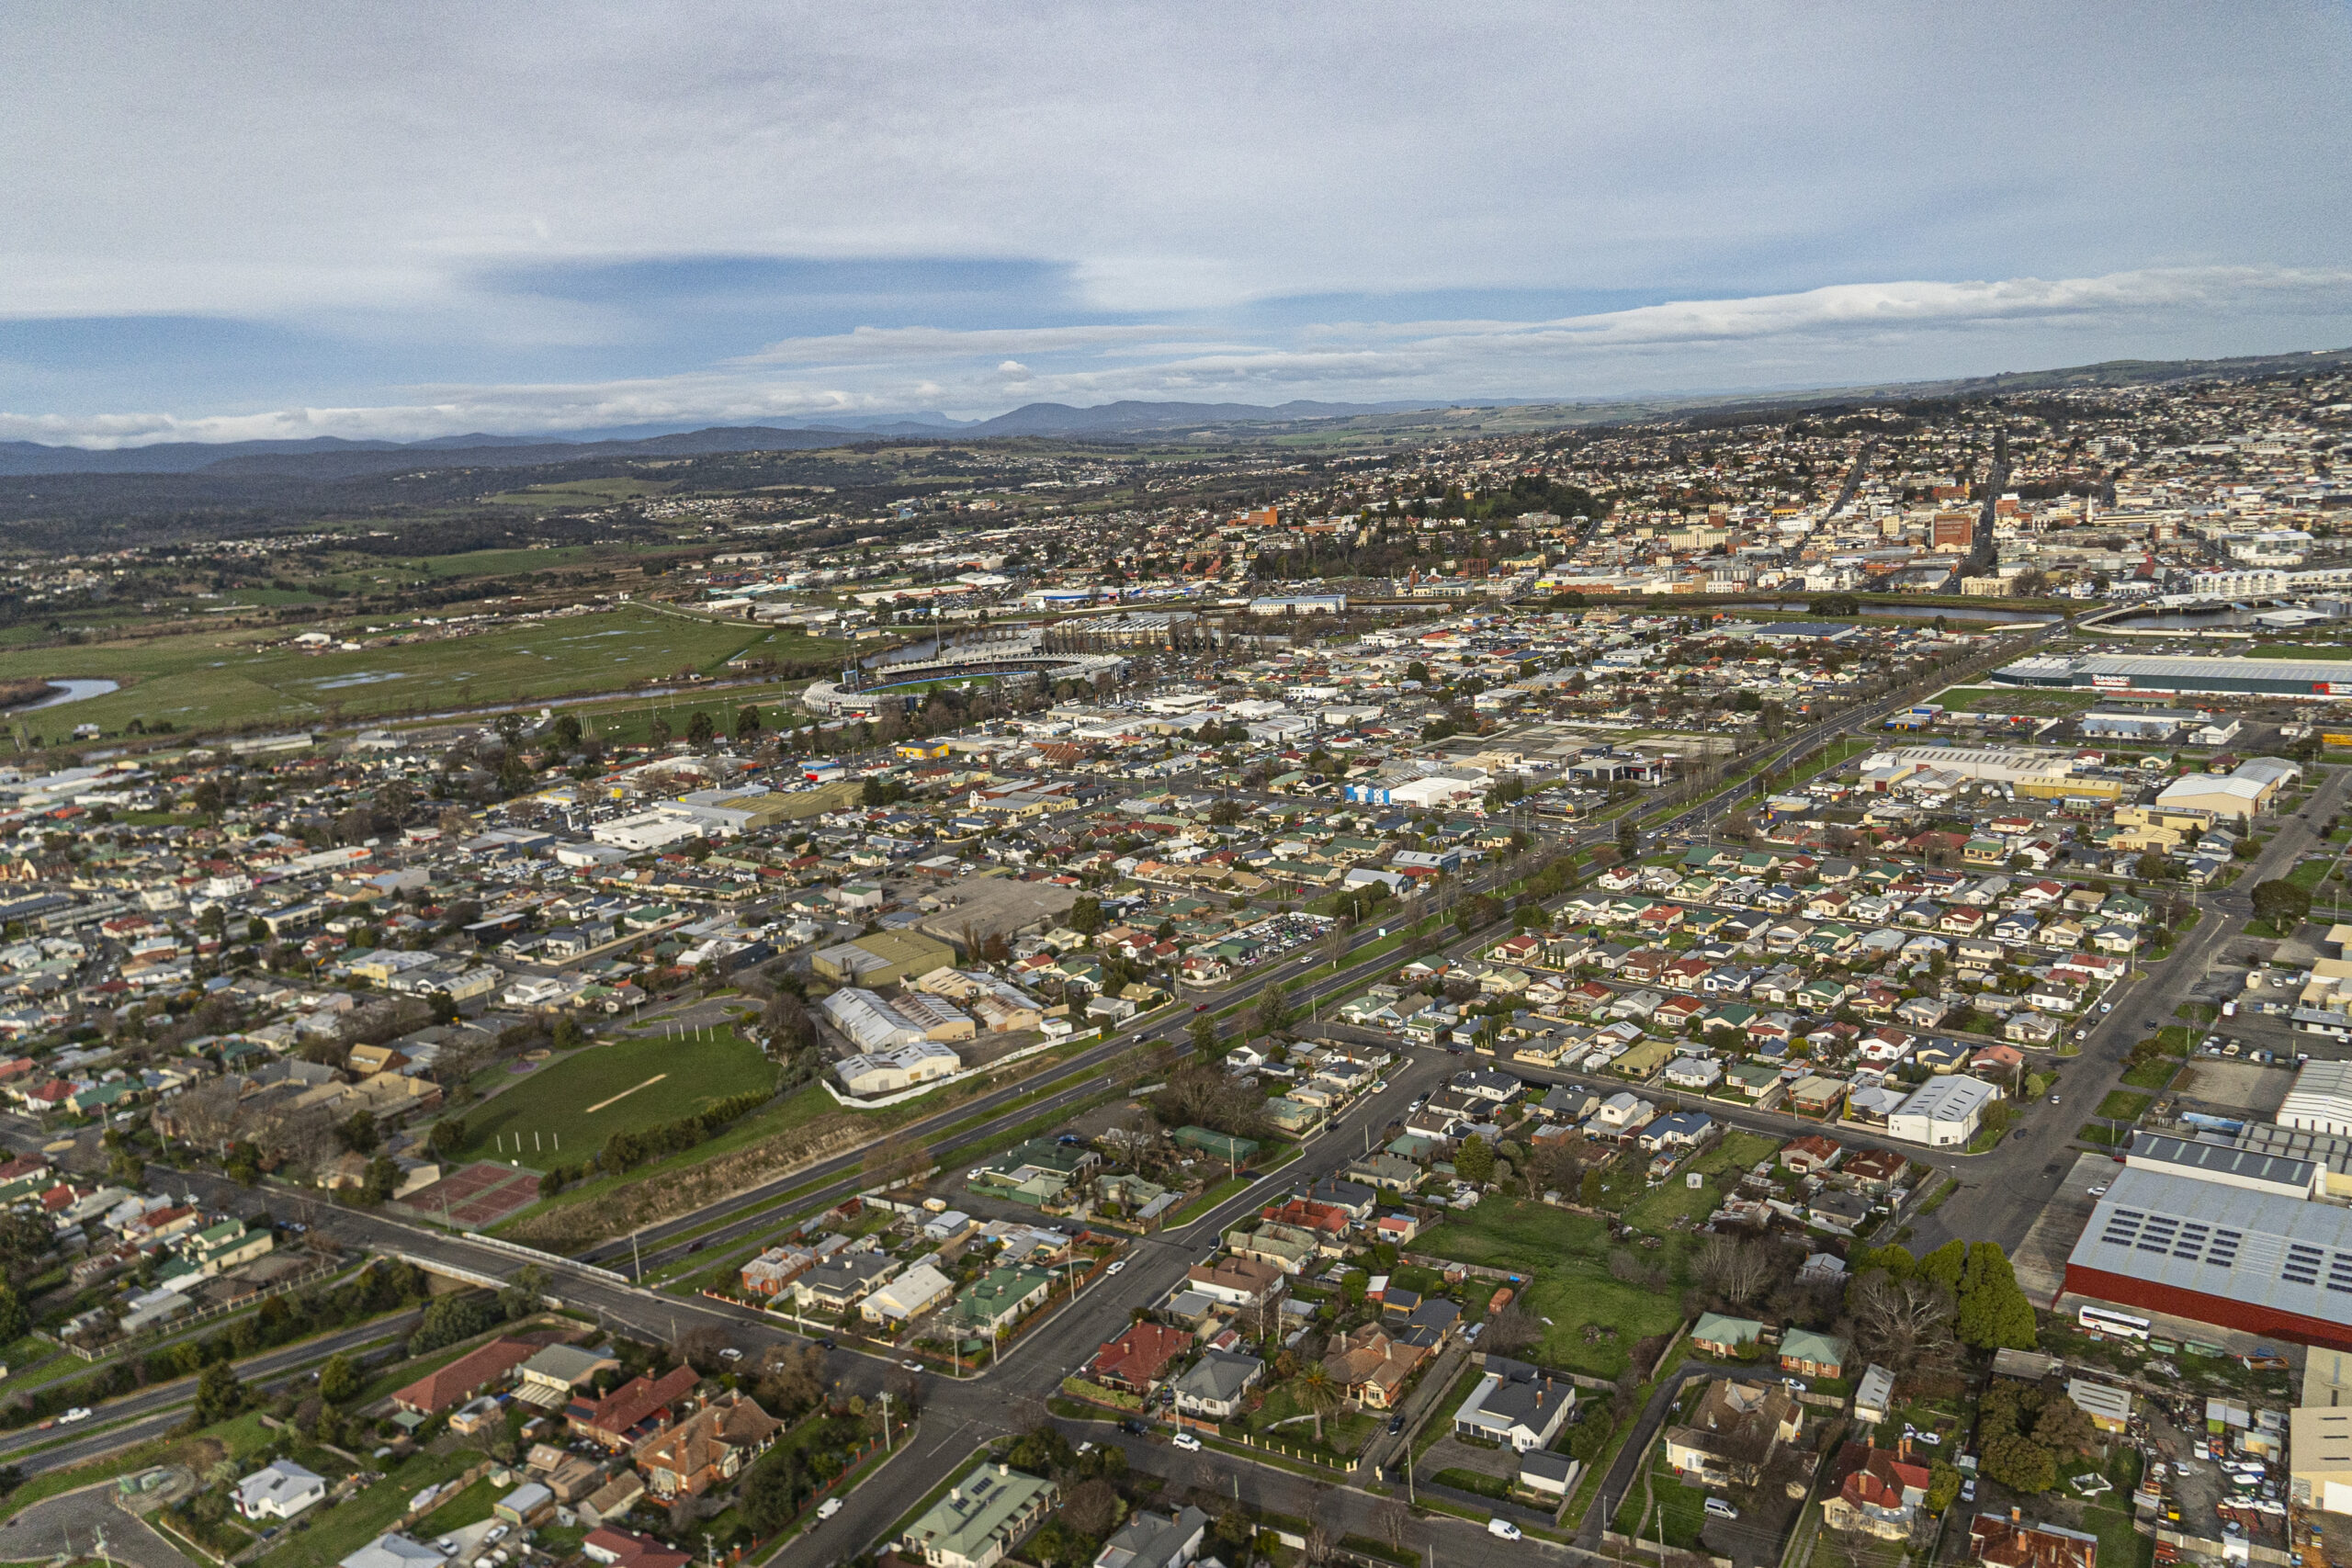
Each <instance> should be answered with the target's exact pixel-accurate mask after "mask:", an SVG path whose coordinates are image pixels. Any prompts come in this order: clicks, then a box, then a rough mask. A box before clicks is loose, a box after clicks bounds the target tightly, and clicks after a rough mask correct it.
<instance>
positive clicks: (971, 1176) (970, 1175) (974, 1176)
mask: <svg viewBox="0 0 2352 1568" xmlns="http://www.w3.org/2000/svg"><path fill="white" fill-rule="evenodd" d="M987 1174H988V1171H987V1169H986V1168H984V1167H981V1166H977V1165H976V1166H974V1167H973V1168H971V1169H969V1170H967V1171H966V1172H965V1173H964V1179H965V1180H967V1181H978V1179H980V1178H981V1177H983V1176H986V1175H987Z"/></svg>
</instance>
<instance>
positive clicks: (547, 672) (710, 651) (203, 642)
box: [0, 605, 838, 735]
mask: <svg viewBox="0 0 2352 1568" xmlns="http://www.w3.org/2000/svg"><path fill="white" fill-rule="evenodd" d="M379 624H381V623H379ZM331 629H334V631H335V632H336V633H337V635H340V636H345V637H361V638H364V637H365V636H366V633H365V630H364V628H361V627H350V626H346V627H339V628H331ZM420 635H422V636H424V637H428V638H430V636H431V634H430V630H429V628H428V629H426V630H425V631H424V632H423V633H421V634H420ZM836 646H838V645H835V644H831V643H827V642H823V641H820V640H818V639H813V638H809V637H800V636H797V635H796V634H792V633H783V632H772V631H770V630H768V629H766V628H763V627H760V626H748V625H739V624H734V623H727V622H712V621H704V620H697V619H694V618H691V617H688V616H684V615H665V614H662V613H661V612H659V611H655V610H650V609H646V608H643V607H641V606H638V605H622V606H620V607H618V608H616V609H612V610H607V611H603V612H600V613H597V614H594V615H575V616H563V617H560V618H557V619H552V620H545V621H530V622H524V623H520V624H517V625H514V626H501V627H499V628H497V629H496V630H493V631H486V632H481V633H478V634H476V635H473V636H469V637H440V638H434V639H431V640H420V641H416V642H404V643H398V644H392V645H389V646H383V647H376V648H368V649H361V650H360V651H358V652H356V653H345V652H339V651H338V652H330V653H312V652H307V651H303V650H300V649H293V648H290V647H278V648H264V647H261V646H258V644H257V642H256V640H255V639H254V637H253V636H251V635H250V634H226V635H223V634H217V633H216V634H214V635H210V636H207V635H202V634H198V635H193V636H188V637H159V638H153V639H150V640H145V641H141V642H124V643H99V644H95V645H92V646H89V647H85V648H75V649H35V650H31V651H5V650H0V679H11V678H15V677H19V676H38V677H41V678H44V679H57V678H59V677H65V676H75V677H93V678H96V677H106V678H109V679H112V680H116V681H119V682H122V684H123V690H121V691H119V692H112V693H109V694H107V695H105V696H102V697H92V698H90V699H88V700H86V701H85V702H79V703H74V704H73V705H70V707H66V708H60V709H57V710H55V715H54V718H55V721H56V722H60V723H63V722H66V721H67V718H68V716H69V715H70V722H71V723H73V724H82V723H91V724H96V725H97V726H99V727H100V728H102V729H104V730H105V731H106V732H107V733H108V734H109V735H111V734H116V733H119V731H120V730H121V729H122V728H123V727H124V726H125V725H126V724H128V723H129V722H130V720H132V719H134V718H136V719H140V720H141V721H143V723H144V724H145V725H146V726H149V727H153V725H155V724H156V723H158V722H163V723H168V724H170V725H171V726H172V727H173V728H176V729H180V730H214V729H223V728H239V727H253V728H272V729H276V728H289V729H290V728H297V727H299V726H303V725H317V724H332V723H336V722H340V721H343V720H345V719H362V718H369V717H379V716H382V717H392V716H401V715H404V714H424V713H434V712H439V711H444V710H447V709H453V708H471V707H488V706H492V705H503V704H510V703H511V704H520V703H525V702H543V701H548V700H550V699H557V698H562V697H577V696H589V695H594V694H599V693H605V692H616V691H620V690H624V689H626V688H628V687H629V686H631V685H635V684H638V683H639V682H650V681H656V680H659V679H662V678H665V677H670V676H675V675H679V674H681V673H688V672H699V673H706V674H707V673H711V672H714V671H718V670H719V669H721V668H723V667H724V666H725V664H726V662H727V660H729V659H731V658H733V657H734V656H735V655H736V654H738V653H741V652H743V651H744V650H746V649H757V652H758V653H759V654H761V655H773V656H775V657H777V658H782V659H795V658H806V657H813V656H815V655H817V654H819V653H823V652H828V651H829V650H831V649H833V648H834V647H836ZM31 723H32V725H33V727H34V728H40V723H41V719H40V718H39V717H36V718H34V719H32V720H31Z"/></svg>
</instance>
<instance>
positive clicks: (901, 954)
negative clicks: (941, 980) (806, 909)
mask: <svg viewBox="0 0 2352 1568" xmlns="http://www.w3.org/2000/svg"><path fill="white" fill-rule="evenodd" d="M955 962H956V950H955V949H954V948H952V947H950V946H948V945H947V944H946V943H945V942H934V941H933V940H932V939H931V938H929V937H926V936H917V935H916V934H914V933H913V932H911V931H876V932H874V933H872V934H871V935H869V936H862V937H859V938H857V939H856V940H855V941H854V942H841V943H839V944H837V945H835V946H832V947H827V948H820V949H819V950H818V951H817V953H815V954H814V955H813V956H812V957H811V958H810V959H809V967H810V968H812V969H814V970H815V971H816V972H817V974H818V976H820V978H823V979H827V980H831V982H832V983H833V984H835V985H837V986H869V987H871V986H889V985H895V984H897V983H898V982H899V981H900V980H905V979H910V978H911V977H913V976H917V975H927V974H929V973H930V972H931V971H933V969H937V968H939V967H940V966H941V965H943V964H953V963H955Z"/></svg>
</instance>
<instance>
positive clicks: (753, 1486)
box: [742, 1448, 809, 1536]
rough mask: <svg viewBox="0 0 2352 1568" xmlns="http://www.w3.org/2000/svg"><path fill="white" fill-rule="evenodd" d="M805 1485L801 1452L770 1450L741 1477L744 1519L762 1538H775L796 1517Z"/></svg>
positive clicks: (806, 1469) (804, 1461)
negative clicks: (769, 1536) (770, 1536)
mask: <svg viewBox="0 0 2352 1568" xmlns="http://www.w3.org/2000/svg"><path fill="white" fill-rule="evenodd" d="M808 1483H809V1467H808V1461H807V1459H806V1458H805V1457H804V1454H803V1450H800V1449H797V1448H778V1449H771V1450H768V1452H767V1453H766V1454H765V1455H763V1457H762V1458H761V1459H760V1461H759V1462H758V1463H756V1464H754V1465H752V1468H751V1471H750V1472H749V1473H748V1474H746V1475H745V1476H744V1477H743V1495H742V1497H743V1517H745V1518H746V1519H748V1520H749V1521H750V1522H751V1525H752V1529H755V1530H757V1531H759V1532H760V1533H761V1534H762V1535H763V1536H765V1535H774V1534H775V1532H776V1531H778V1530H780V1529H784V1528H785V1526H786V1525H788V1524H790V1523H791V1522H792V1521H793V1519H794V1518H795V1517H797V1515H798V1514H799V1512H800V1498H801V1495H802V1494H803V1493H804V1492H805V1491H806V1490H807V1489H808Z"/></svg>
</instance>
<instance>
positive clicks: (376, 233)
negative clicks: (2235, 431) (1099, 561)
mask: <svg viewBox="0 0 2352 1568" xmlns="http://www.w3.org/2000/svg"><path fill="white" fill-rule="evenodd" d="M0 28H5V31H0V36H5V37H6V38H7V39H8V40H9V44H8V47H7V48H6V50H0V102H6V104H7V105H8V106H9V107H8V110H7V112H6V114H0V214H5V218H0V440H30V441H40V442H47V443H52V444H77V445H85V446H121V445H133V444H140V443H145V442H152V441H163V440H177V441H186V440H242V439H253V438H299V437H304V436H311V435H342V436H351V437H380V438H391V439H401V440H407V439H418V438H424V437H432V436H441V435H448V434H460V433H468V432H475V431H483V432H491V433H494V434H566V433H587V432H592V431H600V430H609V429H615V428H620V427H643V426H652V425H660V426H665V427H670V428H693V427H695V426H698V425H704V424H741V423H767V424H790V423H795V422H797V421H803V420H811V419H818V420H821V419H837V418H845V417H864V416H871V415H878V414H886V413H899V412H916V411H936V412H944V413H945V414H947V415H949V416H951V417H955V418H979V417H986V416H989V415H991V414H995V413H1000V412H1004V411H1005V410H1008V409H1011V408H1015V407H1018V406H1020V405H1022V404H1023V403H1028V402H1033V401H1041V400H1042V401H1056V402H1066V403H1073V404H1079V405H1087V404H1094V403H1103V402H1108V401H1111V400H1116V399H1122V398H1139V399H1153V400H1195V401H1236V402H1250V403H1268V404H1271V403H1279V402H1283V401H1285V400H1291V399H1295V398H1308V399H1317V400H1346V401H1400V400H1414V401H1420V400H1428V401H1443V400H1451V399H1474V398H1476V399H1491V398H1517V399H1543V400H1549V399H1555V398H1556V399H1581V398H1606V397H1611V396H1619V395H1629V394H1642V393H1657V392H1706V391H1735V390H1754V389H1781V388H1793V387H1817V386H1842V385H1859V384H1871V383H1881V382H1887V381H1902V380H1918V379H1931V378H1944V377H1951V376H1968V375H1982V374H1989V373H1992V372H1996V371H2000V370H2022V369H2034V368H2044V367H2053V366H2062V365H2075V364H2083V363H2087V362H2091V361H2096V360H2100V359H2109V358H2120V357H2134V358H2178V357H2188V356H2198V357H2207V356H2218V355H2240V354H2273V353H2290V352H2295V351H2299V350H2310V349H2324V348H2337V347H2344V346H2346V345H2352V245H2348V244H2347V243H2346V242H2347V240H2352V159H2347V157H2346V152H2345V150H2346V148H2347V147H2352V96H2347V95H2346V93H2345V92H2344V90H2343V85H2344V83H2345V82H2346V81H2347V80H2352V5H2347V4H2346V0H2331V3H2324V4H2319V3H2313V4H2291V3H2290V4H2275V5H2264V4H2260V3H2258V0H2244V3H2240V4H2233V5H2229V6H2215V5H2211V4H2210V3H2199V4H2190V5H2172V4H2165V3H2161V0H2151V3H2148V4H2141V5H2126V6H2117V5H2113V4H2100V5H2079V6H2076V5H2066V4H2063V3H2057V0H2044V3H2041V4H2034V5H2026V6H2003V5H1999V4H1992V5H1975V6H1909V5H1882V6H1845V5H1838V4H1834V3H1816V4H1803V5H1792V6H1775V5H1771V4H1747V5H1740V6H1727V5H1705V6H1698V5H1693V6H1678V5H1674V4H1670V3H1666V0H1646V3H1644V4H1636V5H1626V6H1611V5H1575V4H1566V3H1561V0H1553V3H1549V4H1541V5H1526V6H1521V5H1515V4H1510V3H1509V0H1487V3H1482V4H1478V5H1471V6H1464V5H1461V4H1459V3H1458V0H1456V3H1453V4H1430V5H1390V4H1381V3H1378V0H1363V3H1358V4H1351V5H1345V6H1340V5H1287V6H1266V5H1263V4H1250V5H1231V6H1227V5H1220V4H1216V3H1213V0H1184V3H1182V4H1167V5H1156V6H1143V5H1120V4H1115V3H1109V0H1097V3H1091V4H1083V5H1073V6H1057V5H1054V4H1051V3H1048V0H1026V3H1023V4H1019V5H990V4H987V3H984V0H973V3H964V4H956V5H946V4H937V5H928V6H911V5H895V4H890V3H888V0H860V3H859V4H857V5H854V6H842V5H839V4H832V5H826V6H816V5H805V6H804V5H795V4H787V3H777V0H770V3H765V4H760V5H752V6H729V5H718V4H714V5H662V4H645V3H640V4H631V5H618V4H611V5H600V6H567V5H562V4H534V5H529V6H445V5H435V4H431V3H415V0H402V3H401V4H399V5H367V4H354V5H348V6H316V7H293V6H283V5H273V6H259V5H247V4H240V3H237V0H226V3H216V4H211V5H207V6H187V7H164V6H136V7H134V6H123V5H109V4H105V3H97V4H90V5H85V6H50V5H45V4H39V3H36V0H0Z"/></svg>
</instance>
